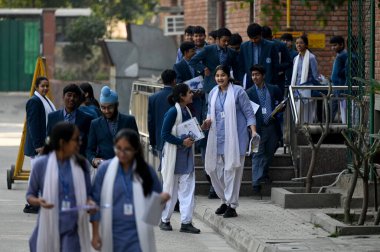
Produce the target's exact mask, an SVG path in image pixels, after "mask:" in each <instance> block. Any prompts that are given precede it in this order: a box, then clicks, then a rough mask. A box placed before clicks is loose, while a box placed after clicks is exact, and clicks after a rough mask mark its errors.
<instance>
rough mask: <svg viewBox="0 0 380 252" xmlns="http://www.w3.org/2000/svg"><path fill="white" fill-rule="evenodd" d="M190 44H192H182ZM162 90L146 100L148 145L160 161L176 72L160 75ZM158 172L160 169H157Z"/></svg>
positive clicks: (171, 71)
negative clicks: (166, 115) (166, 116)
mask: <svg viewBox="0 0 380 252" xmlns="http://www.w3.org/2000/svg"><path fill="white" fill-rule="evenodd" d="M184 43H192V42H184ZM161 79H162V82H163V83H164V88H163V89H161V90H160V91H158V92H157V93H154V94H153V95H151V96H149V99H148V132H149V144H150V145H151V146H152V149H153V150H154V151H153V152H154V153H156V155H157V156H158V157H159V158H160V159H161V151H162V147H163V145H164V143H163V141H162V138H161V129H162V123H163V121H164V115H165V113H166V112H167V111H168V110H169V109H170V107H171V105H170V104H169V102H168V101H167V100H168V96H169V95H171V94H172V92H173V87H174V86H175V85H176V72H175V71H173V70H171V69H166V70H165V71H163V72H162V73H161ZM159 170H160V169H159Z"/></svg>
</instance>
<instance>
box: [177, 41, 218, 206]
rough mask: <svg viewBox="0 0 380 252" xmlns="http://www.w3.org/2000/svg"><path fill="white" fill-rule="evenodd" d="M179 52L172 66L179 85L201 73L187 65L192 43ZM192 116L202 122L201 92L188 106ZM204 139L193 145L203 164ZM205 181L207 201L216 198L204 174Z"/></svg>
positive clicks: (195, 93)
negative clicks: (179, 56) (179, 55)
mask: <svg viewBox="0 0 380 252" xmlns="http://www.w3.org/2000/svg"><path fill="white" fill-rule="evenodd" d="M181 50H183V52H184V53H183V54H184V55H185V56H184V57H183V59H182V61H180V62H179V63H177V64H175V65H174V70H175V71H176V73H177V83H181V82H183V81H186V80H190V79H192V78H194V77H196V76H198V75H199V74H200V72H201V68H200V67H198V70H195V69H194V68H193V67H192V66H190V65H189V61H190V59H191V58H192V57H193V56H194V55H195V45H194V43H192V42H184V43H182V45H181ZM188 106H189V108H190V110H191V111H192V114H193V115H194V116H195V117H196V118H197V120H198V122H202V121H203V120H204V113H203V112H204V110H205V109H206V107H207V106H206V98H205V94H204V92H203V90H201V91H196V92H194V95H193V103H192V104H189V105H188ZM205 141H206V139H202V140H200V141H198V142H197V143H196V144H195V148H196V150H199V149H200V150H201V153H202V160H203V162H204V148H205V144H206V142H205ZM206 178H207V180H208V181H209V182H210V190H209V195H208V197H209V199H215V198H217V195H216V193H215V191H214V188H213V187H212V186H211V180H210V177H209V176H208V175H207V174H206Z"/></svg>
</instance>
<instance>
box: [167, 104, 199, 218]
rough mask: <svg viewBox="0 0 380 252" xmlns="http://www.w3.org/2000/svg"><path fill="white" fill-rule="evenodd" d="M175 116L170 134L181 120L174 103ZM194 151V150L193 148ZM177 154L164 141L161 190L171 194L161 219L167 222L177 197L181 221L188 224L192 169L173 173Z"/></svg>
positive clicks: (175, 147)
mask: <svg viewBox="0 0 380 252" xmlns="http://www.w3.org/2000/svg"><path fill="white" fill-rule="evenodd" d="M175 108H176V110H177V117H176V120H175V123H174V125H173V127H172V130H171V134H172V135H173V136H178V135H177V125H178V124H180V123H181V122H182V111H181V106H180V105H179V104H178V103H176V104H175ZM186 109H187V112H188V113H189V115H190V117H192V115H191V112H190V110H189V109H188V108H187V107H186ZM193 151H194V150H193ZM176 156H177V146H176V145H174V144H171V143H168V142H165V144H164V148H163V151H162V162H161V167H162V169H161V174H162V181H163V191H164V192H167V193H169V194H170V195H171V198H170V199H169V201H168V202H167V203H166V206H165V209H164V211H163V212H162V216H161V220H162V221H163V222H169V221H170V217H171V215H172V214H173V211H174V206H175V204H176V203H177V199H179V202H180V204H179V205H180V212H181V223H182V224H189V223H191V222H192V218H193V211H194V206H195V200H194V191H195V177H194V171H193V172H191V173H189V174H174V169H175V161H176Z"/></svg>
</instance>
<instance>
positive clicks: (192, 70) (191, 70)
mask: <svg viewBox="0 0 380 252" xmlns="http://www.w3.org/2000/svg"><path fill="white" fill-rule="evenodd" d="M187 66H188V67H189V70H190V73H191V76H192V77H193V78H194V77H195V71H194V68H193V67H192V66H190V65H189V63H187Z"/></svg>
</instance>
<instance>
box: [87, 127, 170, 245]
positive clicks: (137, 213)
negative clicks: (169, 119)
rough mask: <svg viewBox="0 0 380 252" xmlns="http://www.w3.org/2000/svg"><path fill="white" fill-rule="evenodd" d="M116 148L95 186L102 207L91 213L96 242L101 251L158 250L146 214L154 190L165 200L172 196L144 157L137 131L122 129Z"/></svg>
mask: <svg viewBox="0 0 380 252" xmlns="http://www.w3.org/2000/svg"><path fill="white" fill-rule="evenodd" d="M113 149H114V151H115V153H116V156H115V157H114V158H113V159H112V160H109V161H106V162H104V163H102V165H101V166H100V167H99V172H98V173H97V175H96V178H95V181H94V184H93V187H92V197H93V199H94V201H95V202H96V204H97V205H98V206H100V209H101V211H100V212H98V213H96V214H95V215H93V216H91V223H92V233H93V235H92V242H91V243H92V246H93V248H94V249H96V250H101V251H114V252H123V251H143V252H145V251H149V252H154V251H156V244H155V240H154V232H153V226H152V225H149V224H146V223H145V222H144V221H143V217H144V214H145V211H146V209H147V206H148V202H149V199H150V197H151V195H152V193H153V192H156V193H159V194H160V197H161V201H162V203H165V202H166V201H167V200H168V199H169V198H170V196H169V194H167V193H161V191H162V187H161V184H160V182H159V180H158V178H157V175H156V173H155V171H154V170H153V168H151V167H149V165H148V164H147V163H146V161H145V160H144V155H143V149H142V146H141V143H140V137H139V135H138V133H137V132H136V131H134V130H131V129H122V130H120V131H119V132H118V133H117V134H116V136H115V141H114V147H113ZM107 205H109V207H106V206H107Z"/></svg>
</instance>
